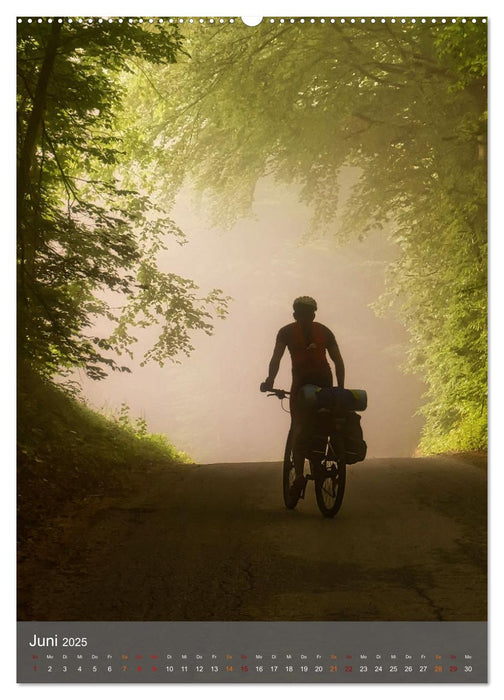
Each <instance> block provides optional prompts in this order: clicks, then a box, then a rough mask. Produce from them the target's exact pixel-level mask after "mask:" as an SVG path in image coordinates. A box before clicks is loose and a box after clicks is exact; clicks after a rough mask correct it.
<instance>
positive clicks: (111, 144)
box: [18, 18, 227, 379]
mask: <svg viewBox="0 0 504 700" xmlns="http://www.w3.org/2000/svg"><path fill="white" fill-rule="evenodd" d="M180 55H182V39H181V37H180V34H179V33H178V30H177V29H176V27H173V26H170V25H168V24H162V25H161V24H153V25H149V24H147V23H145V24H140V23H138V22H135V23H133V24H129V23H122V24H121V23H119V22H117V21H114V22H112V23H108V22H103V23H101V24H98V22H96V21H95V22H94V23H92V24H90V23H89V22H88V21H87V20H84V21H81V22H79V21H78V18H76V19H74V21H73V22H72V23H69V22H68V21H65V22H63V23H62V24H59V23H58V22H56V21H54V22H53V23H52V24H50V23H48V22H43V23H41V24H37V25H33V24H32V25H28V24H27V23H26V22H23V23H21V24H19V25H18V260H19V274H18V310H19V321H18V348H19V352H20V356H21V358H22V359H23V360H28V361H29V362H30V363H31V364H32V366H34V367H36V368H37V370H38V371H39V373H41V374H44V375H45V376H51V375H53V374H55V373H57V372H62V371H64V370H65V369H70V368H73V367H75V366H80V367H84V368H85V370H86V371H87V373H88V374H89V375H90V376H91V377H93V378H97V379H98V378H101V377H103V376H104V375H105V369H104V366H105V367H106V366H108V367H110V368H113V369H120V370H123V371H128V370H127V367H121V366H118V365H117V363H116V361H115V360H114V359H113V355H114V354H115V353H119V354H121V353H122V352H127V353H128V354H130V353H131V349H130V345H131V343H132V342H134V338H133V336H131V335H130V334H129V332H128V329H129V328H131V327H134V326H141V327H145V326H146V325H148V324H152V323H154V324H156V325H159V327H160V329H161V335H162V337H163V339H162V340H161V341H160V342H159V343H158V344H157V346H156V348H155V349H154V350H153V351H151V352H150V353H148V355H147V358H146V359H156V360H158V361H160V360H166V359H167V358H175V357H176V356H177V354H178V353H179V352H180V351H182V352H185V353H187V352H189V351H190V343H189V332H188V330H190V331H192V330H198V329H203V330H204V331H205V332H211V330H212V326H211V324H210V323H209V319H210V318H211V316H212V312H213V307H214V306H216V307H217V309H218V314H219V315H220V316H222V315H223V314H224V313H225V308H226V302H227V300H226V298H224V297H223V296H222V293H221V292H220V290H213V291H212V292H210V294H208V295H204V296H203V297H201V298H200V297H199V296H198V295H197V294H196V291H197V289H198V288H197V287H196V285H195V284H194V283H193V282H191V281H190V280H183V279H181V278H175V277H174V276H171V275H169V274H167V273H166V272H164V271H163V270H160V269H159V268H158V266H157V260H156V255H157V253H158V252H159V251H160V250H161V249H163V248H166V247H167V239H168V237H171V238H172V239H174V240H176V241H177V242H179V243H182V242H184V234H183V233H182V231H180V229H179V228H178V227H177V226H176V224H175V223H174V222H173V220H172V219H171V218H170V217H169V216H168V214H167V212H166V210H165V209H164V208H163V207H161V206H159V205H158V204H156V203H154V202H153V201H151V199H150V197H149V193H148V192H147V189H146V184H145V182H144V173H143V171H142V170H141V169H139V170H137V171H135V170H134V168H133V166H132V163H131V157H130V154H129V153H128V152H127V149H126V145H127V143H126V141H127V140H126V138H125V135H126V131H127V127H126V126H125V124H124V122H123V121H122V120H121V119H122V111H123V100H124V96H125V87H124V79H123V76H124V75H125V74H128V73H130V74H132V75H133V74H134V72H135V70H137V68H136V67H135V64H136V62H144V63H146V64H147V65H169V64H172V63H173V62H174V61H175V60H176V58H177V57H178V56H180ZM129 138H130V139H131V138H133V137H132V130H131V129H129ZM146 266H147V267H148V270H149V274H148V279H146V275H145V269H146ZM111 294H113V295H116V296H114V298H119V300H120V304H119V306H120V308H119V309H117V308H114V307H113V306H112V304H111V303H110V299H111ZM99 316H102V317H105V318H107V319H108V320H109V321H110V322H111V324H114V325H115V327H116V329H115V331H114V332H113V333H112V334H111V335H110V337H105V338H97V337H95V333H93V325H94V322H95V320H96V318H97V317H99ZM167 338H169V340H167Z"/></svg>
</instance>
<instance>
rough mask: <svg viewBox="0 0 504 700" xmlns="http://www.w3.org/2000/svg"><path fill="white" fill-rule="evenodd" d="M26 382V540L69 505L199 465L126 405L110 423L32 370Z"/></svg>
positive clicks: (21, 466) (21, 423)
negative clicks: (154, 471)
mask: <svg viewBox="0 0 504 700" xmlns="http://www.w3.org/2000/svg"><path fill="white" fill-rule="evenodd" d="M20 374H21V376H20V377H19V378H18V405H17V425H18V429H17V487H18V502H17V505H18V538H19V539H20V540H22V539H23V538H25V537H26V536H27V532H29V531H30V530H32V529H33V528H35V527H37V526H38V525H42V524H43V523H44V521H45V520H47V519H50V518H52V517H54V516H55V515H57V513H58V511H59V510H60V509H61V508H63V507H64V505H66V504H67V503H69V502H71V501H74V500H79V499H82V498H86V497H88V496H93V495H101V494H106V493H107V494H109V493H112V492H115V493H117V492H119V491H120V490H121V489H122V488H124V487H125V486H126V485H127V482H128V479H129V478H130V477H131V475H132V474H133V473H134V472H136V473H138V471H142V470H146V471H147V470H149V469H151V468H153V467H155V468H172V469H174V468H176V467H177V466H179V465H182V464H188V463H190V462H191V460H190V459H189V457H188V456H187V455H185V454H184V453H181V452H178V451H177V450H176V449H175V448H174V447H173V446H172V445H171V444H170V443H169V442H168V440H167V439H166V437H165V436H164V435H156V434H151V433H149V432H148V431H147V429H146V425H145V422H144V421H143V420H142V419H138V420H136V421H132V420H131V419H130V418H129V416H128V409H127V407H126V406H124V405H123V407H122V409H121V412H120V414H119V416H117V417H105V416H103V415H102V414H100V413H98V412H96V411H93V410H91V409H90V408H88V407H87V406H86V405H85V404H84V403H83V402H82V401H80V400H78V399H77V398H74V397H73V396H71V395H69V394H68V393H67V392H65V391H64V390H63V389H61V388H60V387H58V386H56V385H54V384H52V383H51V382H48V381H46V380H43V379H41V378H40V377H39V376H37V375H36V374H33V373H32V372H30V371H23V372H21V373H20Z"/></svg>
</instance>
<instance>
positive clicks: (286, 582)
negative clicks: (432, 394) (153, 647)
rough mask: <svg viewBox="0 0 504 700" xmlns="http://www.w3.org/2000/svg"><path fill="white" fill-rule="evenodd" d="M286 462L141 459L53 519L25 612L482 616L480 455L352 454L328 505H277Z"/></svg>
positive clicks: (23, 579)
mask: <svg viewBox="0 0 504 700" xmlns="http://www.w3.org/2000/svg"><path fill="white" fill-rule="evenodd" d="M281 481H282V476H281V465H280V464H279V463H267V464H222V465H207V466H184V467H178V468H173V469H170V470H168V471H159V470H157V471H150V472H144V471H138V473H137V476H136V480H135V481H134V488H132V489H130V490H129V491H128V492H127V493H123V494H122V495H115V496H109V497H107V498H103V497H98V496H96V497H90V498H88V499H86V501H85V502H84V503H83V504H81V505H80V506H79V507H74V509H73V510H69V511H68V512H67V513H65V514H62V515H60V516H59V517H58V518H56V520H55V521H54V522H52V523H51V524H50V526H48V528H47V531H46V533H45V536H44V537H45V540H44V541H43V542H39V543H34V546H33V551H32V554H31V555H30V556H29V557H28V558H27V559H26V560H25V561H24V562H23V563H22V564H21V565H20V567H19V610H20V612H19V618H20V619H26V620H327V621H330V620H341V621H344V620H348V621H366V620H376V621H378V620H397V621H399V620H411V621H413V620H467V621H469V620H485V619H486V469H485V467H484V465H483V464H482V463H481V460H480V463H478V460H474V459H473V460H469V459H464V460H462V459H458V458H451V457H450V458H448V457H445V458H416V459H370V460H366V461H365V462H363V463H361V464H357V465H353V466H351V467H349V468H348V476H347V488H346V493H345V498H344V501H343V506H342V509H341V511H340V512H339V514H338V515H337V516H336V517H335V518H334V519H333V520H329V519H324V518H323V517H322V516H321V515H320V513H319V511H318V509H317V506H316V502H315V494H314V490H313V484H312V483H310V484H309V485H308V488H307V495H306V499H305V501H301V502H300V503H299V505H298V507H297V509H296V510H295V511H287V510H286V509H285V508H284V507H283V502H282V496H281Z"/></svg>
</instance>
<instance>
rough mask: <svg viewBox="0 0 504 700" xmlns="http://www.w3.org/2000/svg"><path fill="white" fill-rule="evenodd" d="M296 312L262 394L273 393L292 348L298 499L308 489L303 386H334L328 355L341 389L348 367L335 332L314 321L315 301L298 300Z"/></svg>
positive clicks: (275, 353)
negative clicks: (300, 395) (280, 370)
mask: <svg viewBox="0 0 504 700" xmlns="http://www.w3.org/2000/svg"><path fill="white" fill-rule="evenodd" d="M293 309H294V314H293V315H294V319H295V322H294V323H290V324H289V325H288V326H284V327H283V328H281V329H280V330H279V331H278V334H277V337H276V343H275V348H274V350H273V355H272V357H271V360H270V363H269V369H268V377H267V378H266V380H265V381H264V382H263V384H262V385H261V390H262V391H268V390H270V389H273V384H274V381H275V377H276V375H277V374H278V370H279V368H280V360H281V359H282V357H283V354H284V352H285V348H289V352H290V355H291V359H292V386H291V394H290V411H291V430H292V440H293V456H294V466H295V468H296V479H295V481H294V484H293V485H292V489H293V493H294V494H295V495H299V494H300V493H302V491H303V489H304V486H305V477H304V476H303V468H304V451H303V447H302V434H303V426H304V422H305V417H304V411H303V405H302V403H301V402H300V400H299V396H298V393H299V389H300V388H301V387H302V386H303V385H304V384H316V385H317V386H322V387H331V386H333V377H332V372H331V367H330V366H329V363H328V361H327V357H326V351H327V353H328V354H329V357H330V358H331V359H332V361H333V362H334V366H335V370H336V381H337V383H338V386H339V387H340V388H342V389H343V388H344V386H345V365H344V363H343V358H342V357H341V353H340V350H339V347H338V343H337V342H336V338H335V337H334V334H333V332H332V331H330V330H329V328H327V327H326V326H323V325H322V324H321V323H317V322H316V321H315V320H314V319H315V312H316V311H317V302H316V301H315V299H312V298H311V297H308V296H304V297H298V298H297V299H295V300H294V303H293Z"/></svg>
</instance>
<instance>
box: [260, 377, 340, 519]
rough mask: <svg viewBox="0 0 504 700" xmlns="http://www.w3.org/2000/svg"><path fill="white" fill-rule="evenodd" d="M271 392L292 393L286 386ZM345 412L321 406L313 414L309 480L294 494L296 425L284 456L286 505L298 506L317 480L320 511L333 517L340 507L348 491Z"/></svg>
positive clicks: (309, 431)
mask: <svg viewBox="0 0 504 700" xmlns="http://www.w3.org/2000/svg"><path fill="white" fill-rule="evenodd" d="M268 396H276V397H277V398H278V399H285V398H287V397H288V396H290V393H289V392H288V391H284V390H283V389H271V390H268ZM345 422H346V418H345V415H344V413H341V414H340V415H338V413H337V412H335V411H332V410H330V409H328V408H317V409H315V410H314V411H312V413H311V415H310V423H309V425H308V426H307V430H306V435H305V439H304V440H303V442H304V452H305V461H306V460H307V461H308V463H309V468H310V471H309V473H308V474H305V479H306V480H305V484H304V486H303V489H302V491H301V492H300V493H298V494H293V492H292V488H291V487H292V484H293V483H294V480H295V478H296V469H295V466H294V455H293V450H292V429H291V430H289V433H288V435H287V442H286V445H285V452H284V460H283V479H282V484H283V498H284V503H285V506H286V508H288V509H289V510H292V509H294V508H295V507H296V506H297V504H298V501H299V499H300V498H304V495H305V490H306V486H307V483H308V481H313V482H314V484H315V498H316V500H317V505H318V507H319V510H320V512H321V513H322V515H323V516H324V517H326V518H333V517H334V516H335V515H336V513H337V512H338V511H339V510H340V508H341V504H342V502H343V496H344V493H345V483H346V455H345V444H344V439H343V429H344V426H345Z"/></svg>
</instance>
